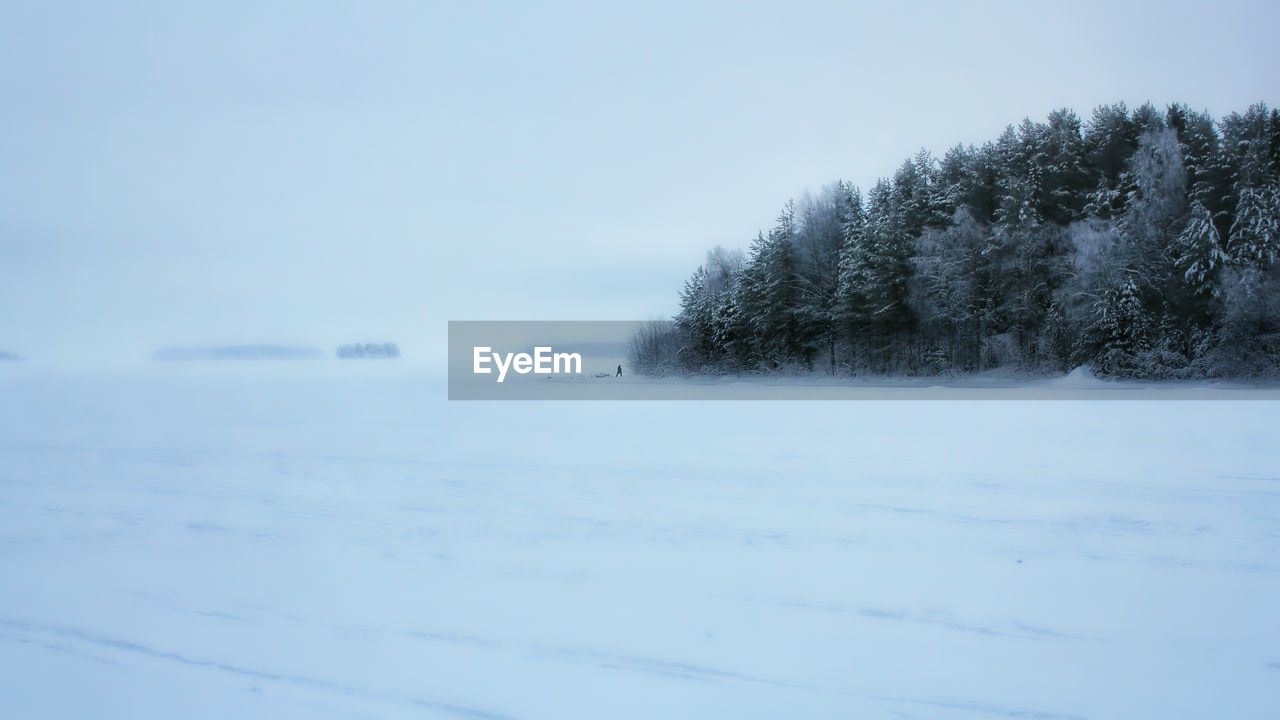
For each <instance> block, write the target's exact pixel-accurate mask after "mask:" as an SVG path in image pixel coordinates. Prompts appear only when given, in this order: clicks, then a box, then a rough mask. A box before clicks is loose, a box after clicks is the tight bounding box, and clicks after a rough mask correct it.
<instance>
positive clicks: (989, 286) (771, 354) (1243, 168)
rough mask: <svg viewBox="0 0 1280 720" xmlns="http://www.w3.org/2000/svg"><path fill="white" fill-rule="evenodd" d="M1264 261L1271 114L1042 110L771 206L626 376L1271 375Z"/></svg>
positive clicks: (1275, 163) (1274, 208) (1273, 257)
mask: <svg viewBox="0 0 1280 720" xmlns="http://www.w3.org/2000/svg"><path fill="white" fill-rule="evenodd" d="M1278 259H1280V112H1277V111H1276V110H1268V109H1267V107H1266V106H1265V105H1262V104H1257V105H1253V106H1252V107H1250V108H1248V109H1247V110H1246V111H1244V112H1243V113H1232V114H1230V115H1228V116H1227V117H1226V118H1224V119H1223V120H1222V121H1221V122H1215V121H1214V120H1213V118H1211V117H1210V116H1209V115H1208V114H1206V113H1203V112H1196V111H1194V110H1191V109H1190V108H1189V107H1187V106H1186V105H1181V104H1175V105H1171V106H1169V107H1168V108H1166V109H1165V110H1164V111H1163V112H1161V111H1159V110H1158V109H1156V108H1155V107H1153V106H1151V105H1150V104H1146V105H1143V106H1142V107H1139V108H1137V109H1136V110H1130V109H1129V108H1128V107H1126V106H1125V104H1124V103H1118V104H1114V105H1105V106H1102V107H1099V108H1097V109H1095V110H1094V111H1093V113H1092V115H1091V116H1090V118H1089V119H1088V120H1087V121H1082V120H1081V119H1080V118H1079V117H1078V116H1077V115H1076V114H1075V113H1074V112H1073V111H1071V110H1068V109H1063V110H1058V111H1055V112H1053V113H1050V115H1049V117H1048V118H1047V120H1046V121H1044V122H1032V121H1031V120H1023V121H1022V122H1021V123H1020V124H1018V125H1017V126H1009V127H1008V128H1007V129H1006V130H1005V131H1004V133H1003V134H1002V135H1001V136H1000V137H999V138H998V139H997V140H995V141H994V142H988V143H986V144H984V145H982V146H980V147H974V146H956V147H954V148H952V149H950V150H948V151H947V152H946V153H945V154H944V155H943V156H942V157H941V158H936V157H934V156H932V155H931V154H929V153H928V152H926V151H921V152H920V153H918V154H917V155H915V156H914V157H912V158H910V159H908V160H907V161H905V162H904V163H903V164H902V166H901V167H900V168H899V169H898V171H897V172H896V173H894V175H893V177H892V178H886V179H882V180H880V181H879V182H877V183H876V184H875V186H874V187H872V188H871V189H870V191H869V192H867V193H866V194H865V195H864V194H863V193H862V192H861V191H860V190H859V189H858V188H857V187H854V186H851V185H849V184H848V183H845V182H842V181H837V182H835V183H833V184H832V185H829V186H827V187H826V188H824V189H823V190H822V191H821V192H820V193H818V194H817V195H809V194H806V195H805V196H803V197H802V198H800V199H799V200H798V201H793V202H788V203H787V204H786V205H785V206H784V207H783V209H782V212H781V213H780V214H779V215H778V218H777V222H776V224H775V225H774V227H773V228H772V229H770V230H769V231H768V232H767V233H760V234H758V235H757V237H756V238H755V240H753V241H752V242H751V245H750V249H749V250H748V252H746V253H745V254H744V253H742V252H740V251H727V250H724V249H722V248H716V249H715V250H712V251H711V252H710V253H709V254H708V257H707V262H706V263H705V264H704V265H702V266H701V267H699V268H698V269H697V270H695V271H694V273H693V275H692V276H691V277H690V278H689V280H688V281H687V282H686V283H685V286H684V288H683V290H682V291H681V293H680V312H679V314H678V315H677V316H676V317H675V318H674V323H673V324H672V325H670V326H669V327H666V328H660V327H657V326H654V327H650V328H648V336H647V337H646V338H645V339H644V342H643V346H644V347H645V348H648V352H649V355H648V361H647V362H646V363H644V364H637V365H636V367H637V369H639V370H641V371H645V370H646V368H649V369H651V371H655V372H657V371H668V370H672V369H675V370H678V371H681V372H708V373H741V372H786V371H789V370H792V369H795V370H799V371H804V372H810V371H815V370H823V371H826V372H830V373H833V374H835V373H853V374H861V373H886V374H887V373H892V374H912V375H933V374H949V373H970V372H978V371H982V370H986V369H989V368H994V367H1001V366H1010V367H1014V368H1017V369H1019V370H1022V371H1026V372H1053V371H1064V370H1066V369H1068V368H1070V367H1073V366H1076V365H1079V364H1085V363H1087V364H1090V365H1092V366H1093V368H1094V369H1095V371H1096V372H1098V373H1099V374H1102V375H1107V376H1113V377H1134V378H1190V377H1275V376H1277V375H1280V263H1278V262H1277V260H1278ZM659 332H662V333H665V336H661V337H660V336H659V335H658V334H656V333H659ZM663 353H665V354H663Z"/></svg>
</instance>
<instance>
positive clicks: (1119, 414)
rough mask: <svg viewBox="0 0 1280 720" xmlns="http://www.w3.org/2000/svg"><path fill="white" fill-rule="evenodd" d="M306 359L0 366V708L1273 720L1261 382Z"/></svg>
mask: <svg viewBox="0 0 1280 720" xmlns="http://www.w3.org/2000/svg"><path fill="white" fill-rule="evenodd" d="M333 365H336V364H335V363H324V366H325V370H324V371H322V372H321V371H308V372H306V373H299V372H297V371H296V370H295V369H293V368H292V366H275V367H272V368H267V369H262V368H256V367H254V366H247V368H245V367H237V368H236V369H234V370H233V369H196V368H192V367H174V368H161V369H157V370H155V371H154V372H152V373H150V374H146V375H142V374H137V375H131V374H122V373H117V374H113V375H105V374H104V375H101V376H96V377H92V376H73V375H50V374H41V373H38V372H36V371H35V370H34V369H32V368H19V369H13V370H12V371H11V369H5V372H4V373H0V698H2V700H0V705H3V707H4V709H3V710H2V711H0V715H3V716H5V717H13V718H70V717H95V718H175V717H181V718H231V717H236V718H285V717H306V718H329V717H333V718H377V717H428V718H432V717H440V718H531V719H532V718H545V719H562V718H663V717H699V718H708V717H726V718H729V717H731V718H879V717H887V718H983V717H996V718H1001V717H1011V718H1044V719H1053V718H1125V719H1130V720H1131V719H1135V718H1171V717H1180V718H1227V717H1230V718H1274V717H1280V613H1277V608H1280V403H1276V402H1271V401H1264V402H1228V401H1194V402H1175V401H1158V402H1151V401H1135V402H1115V401H1100V400H1099V401H1087V402H1033V401H1009V402H973V401H968V402H966V401H941V402H928V401H926V402H839V403H812V402H771V403H737V402H702V403H648V402H628V403H540V402H521V403H448V402H445V400H444V397H445V388H444V383H443V381H442V380H441V379H438V378H428V377H420V376H416V375H414V374H413V373H412V372H409V371H407V370H406V369H404V368H400V367H397V368H391V369H387V368H368V367H360V368H352V367H342V368H335V367H332V366H333ZM916 392H919V393H924V394H928V393H936V392H938V391H935V390H930V389H928V388H919V389H917V390H916Z"/></svg>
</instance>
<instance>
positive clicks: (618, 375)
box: [614, 365, 622, 377]
mask: <svg viewBox="0 0 1280 720" xmlns="http://www.w3.org/2000/svg"><path fill="white" fill-rule="evenodd" d="M614 377H622V366H621V365H619V366H618V374H617V375H614Z"/></svg>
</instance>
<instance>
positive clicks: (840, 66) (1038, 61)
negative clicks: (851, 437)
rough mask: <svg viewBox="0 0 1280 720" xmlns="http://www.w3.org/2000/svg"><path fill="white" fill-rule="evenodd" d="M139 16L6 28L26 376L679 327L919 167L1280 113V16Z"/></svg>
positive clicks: (470, 8) (1206, 8) (427, 6)
mask: <svg viewBox="0 0 1280 720" xmlns="http://www.w3.org/2000/svg"><path fill="white" fill-rule="evenodd" d="M111 5H113V4H111V3H99V2H94V3H83V4H67V3H57V2H50V3H21V4H20V3H13V2H5V3H4V4H3V8H2V9H0V197H2V198H3V201H2V202H0V350H11V351H18V352H23V353H25V354H27V355H30V356H32V357H33V359H35V358H46V359H49V360H54V359H62V360H66V359H72V358H82V357H84V356H85V354H86V353H85V348H86V347H90V346H101V347H108V348H110V349H109V350H107V351H104V352H107V353H108V354H110V355H112V356H115V357H123V358H134V357H137V358H145V357H146V356H148V355H149V354H150V352H151V350H152V349H154V348H155V347H156V346H159V345H172V344H205V343H222V342H301V343H317V344H321V345H331V344H333V343H337V342H341V341H347V340H360V339H370V340H374V339H377V340H380V339H383V338H387V339H393V340H398V341H399V342H401V343H402V344H403V345H405V346H406V349H407V350H408V351H410V352H412V351H414V350H415V349H416V350H417V351H418V352H417V354H418V356H419V357H421V356H424V355H430V354H432V353H435V352H437V348H436V346H437V345H439V343H441V342H443V339H444V334H445V331H444V321H445V320H448V319H535V318H536V319H634V318H643V317H647V316H650V315H653V314H657V313H669V312H671V311H672V310H673V308H674V302H675V293H676V291H677V289H678V288H679V285H680V283H681V282H682V281H683V279H684V277H685V275H686V274H687V273H688V272H689V271H690V270H691V269H692V268H693V267H694V266H695V265H697V264H698V263H699V262H700V261H701V259H702V256H703V253H704V252H705V250H706V248H708V247H710V246H712V245H715V244H724V245H745V244H746V243H747V241H748V240H749V239H750V238H751V237H752V236H753V235H754V234H755V232H756V230H757V229H758V228H760V227H762V226H765V225H767V224H768V223H769V222H770V221H771V219H772V218H773V216H774V215H776V213H777V210H778V208H779V206H780V205H781V204H782V203H783V202H784V201H785V200H786V199H787V198H788V197H790V196H793V195H797V194H799V193H801V192H803V191H804V190H805V189H806V188H809V189H814V190H816V189H818V188H819V187H821V186H822V185H824V184H825V183H827V182H829V181H830V180H833V179H835V178H837V177H843V178H846V179H850V180H852V181H854V182H857V183H859V184H861V185H864V186H865V185H867V184H869V183H871V182H872V181H874V179H875V178H876V177H879V176H882V175H886V174H889V173H891V172H892V171H893V170H894V169H895V167H896V166H897V165H898V164H899V163H900V162H901V160H902V159H903V158H904V157H906V156H907V155H909V154H911V153H913V152H914V151H916V150H917V149H919V148H920V147H926V148H929V149H930V150H933V151H934V152H937V153H941V152H942V151H944V150H945V149H946V148H947V147H949V146H950V145H953V144H955V143H957V142H981V141H984V140H987V139H991V138H994V137H995V136H996V135H997V134H998V133H999V132H1000V130H1001V129H1002V128H1003V126H1004V125H1006V124H1008V123H1011V122H1016V121H1018V120H1019V119H1021V118H1022V117H1024V116H1027V115H1030V116H1032V117H1035V118H1041V117H1043V116H1044V115H1045V114H1046V113H1047V112H1048V111H1050V110H1052V109H1053V108H1055V107H1060V106H1070V107H1074V108H1075V109H1076V110H1077V111H1078V112H1080V113H1081V114H1082V115H1083V116H1087V114H1088V112H1089V110H1090V109H1091V108H1092V107H1093V106H1094V105H1097V104H1099V103H1103V102H1112V101H1116V100H1125V101H1127V102H1129V103H1130V104H1131V105H1137V104H1140V103H1141V102H1143V101H1145V100H1151V101H1153V102H1155V103H1157V104H1161V105H1163V104H1164V103H1166V102H1169V101H1171V100H1184V101H1186V102H1188V103H1190V104H1191V105H1193V106H1195V107H1198V108H1204V109H1208V110H1209V111H1210V112H1212V113H1214V114H1215V115H1216V116H1221V115H1222V114H1224V113H1225V112H1227V111H1230V110H1236V109H1243V108H1244V107H1245V106H1246V105H1248V104H1249V103H1251V102H1255V101H1258V100H1262V101H1266V102H1267V103H1268V104H1270V105H1275V104H1277V102H1278V101H1280V97H1277V95H1278V94H1280V93H1278V92H1277V90H1278V89H1280V86H1278V81H1277V77H1280V76H1278V75H1277V73H1276V68H1278V67H1280V44H1278V43H1276V42H1275V28H1276V27H1277V26H1280V22H1278V21H1280V11H1277V9H1276V6H1275V3H1264V2H1248V3H1213V4H1210V3H1205V4H1200V5H1191V4H1182V3H1167V2H1164V3H1161V2H1149V3H1125V4H1123V7H1121V5H1122V4H1121V3H1115V2H1096V3H1094V2H1069V3H1025V2H1023V3H982V4H975V5H973V6H971V7H956V6H955V5H957V4H953V3H942V2H940V3H919V4H911V3H894V4H893V7H892V9H890V8H888V7H887V6H886V7H874V6H866V5H859V4H857V3H815V4H808V3H796V2H789V3H773V4H759V3H750V4H746V3H736V2H734V3H717V4H704V3H698V4H697V5H698V6H697V7H687V5H688V3H670V4H666V3H628V4H626V5H625V6H624V4H622V3H618V4H616V5H617V8H616V9H610V8H607V7H605V6H606V5H608V4H607V3H592V2H580V3H555V4H548V3H537V4H533V3H530V4H522V5H517V4H514V3H453V4H447V5H434V4H431V3H423V2H407V3H386V2H368V3H357V2H352V3H317V2H306V3H296V4H293V5H288V4H284V3H237V2H219V3H210V4H208V5H206V6H204V7H199V6H192V7H184V8H178V7H173V5H175V4H173V3H142V2H137V3H130V4H129V7H127V8H120V7H110V6H111ZM268 6H269V7H268ZM441 352H442V351H441Z"/></svg>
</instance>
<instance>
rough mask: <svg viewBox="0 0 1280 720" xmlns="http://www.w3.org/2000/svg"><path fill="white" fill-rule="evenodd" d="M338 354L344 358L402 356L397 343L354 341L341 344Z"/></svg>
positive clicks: (359, 358)
mask: <svg viewBox="0 0 1280 720" xmlns="http://www.w3.org/2000/svg"><path fill="white" fill-rule="evenodd" d="M337 355H338V357H339V358H341V359H343V360H363V359H369V358H372V359H390V358H398V357H400V348H398V347H396V344H395V343H389V342H388V343H353V344H351V345H339V346H338V350H337Z"/></svg>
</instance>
